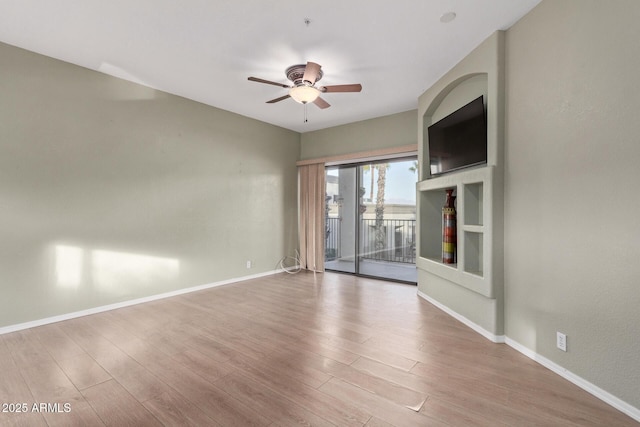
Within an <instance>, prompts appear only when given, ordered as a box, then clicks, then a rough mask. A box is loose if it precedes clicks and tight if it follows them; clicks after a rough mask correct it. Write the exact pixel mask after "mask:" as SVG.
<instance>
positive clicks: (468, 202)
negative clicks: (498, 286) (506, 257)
mask: <svg viewBox="0 0 640 427" xmlns="http://www.w3.org/2000/svg"><path fill="white" fill-rule="evenodd" d="M494 171H495V168H494V167H492V166H484V167H480V168H475V169H468V170H464V171H459V172H457V173H453V174H450V175H444V176H439V177H436V178H431V179H427V180H424V181H420V182H419V183H418V185H417V188H418V195H419V199H418V200H419V202H418V204H419V216H420V232H419V233H420V245H419V260H418V262H417V266H418V268H421V269H423V270H426V271H428V272H430V273H432V274H435V275H437V276H440V277H443V278H445V279H447V280H450V281H452V282H454V283H457V284H459V285H460V286H464V287H467V288H469V289H471V290H473V291H475V292H478V293H480V294H482V295H485V296H487V297H493V295H494V291H495V290H494V288H493V284H492V282H491V274H490V273H491V266H490V263H489V262H488V261H490V257H489V258H487V256H486V255H487V254H488V253H489V248H490V247H491V227H492V223H491V215H490V212H491V209H490V208H491V204H490V203H489V204H487V201H490V200H492V194H491V189H492V188H493V180H494ZM448 189H453V190H454V193H453V194H454V195H455V196H456V211H457V244H456V246H457V263H456V264H445V263H443V262H442V207H443V206H444V204H445V201H446V190H448Z"/></svg>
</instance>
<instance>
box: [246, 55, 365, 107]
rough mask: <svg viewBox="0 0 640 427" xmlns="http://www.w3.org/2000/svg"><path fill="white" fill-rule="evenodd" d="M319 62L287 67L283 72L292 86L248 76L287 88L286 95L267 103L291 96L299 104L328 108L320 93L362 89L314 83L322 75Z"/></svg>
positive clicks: (355, 86)
mask: <svg viewBox="0 0 640 427" xmlns="http://www.w3.org/2000/svg"><path fill="white" fill-rule="evenodd" d="M320 68H321V66H320V64H316V63H315V62H307V64H306V65H305V64H298V65H292V66H291V67H289V68H287V69H286V71H285V74H286V76H287V79H289V80H291V82H292V83H293V85H292V86H290V85H286V84H283V83H278V82H272V81H269V80H264V79H259V78H258V77H249V80H251V81H252V82H258V83H266V84H269V85H274V86H280V87H283V88H285V89H289V93H288V94H287V95H284V96H281V97H279V98H275V99H272V100H270V101H267V104H275V103H276V102H280V101H283V100H285V99H287V98H293V99H294V100H295V101H296V102H299V103H301V104H308V103H309V102H313V103H314V104H316V105H317V106H318V107H320V108H328V107H330V106H331V105H330V104H329V103H328V102H327V101H325V100H324V99H322V98H320V94H321V93H331V92H360V91H361V90H362V85H361V84H350V85H333V86H317V87H316V85H315V84H316V83H317V82H318V81H320V79H321V78H322V76H323V73H322V70H321V69H320Z"/></svg>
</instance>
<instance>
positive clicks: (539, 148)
mask: <svg viewBox="0 0 640 427" xmlns="http://www.w3.org/2000/svg"><path fill="white" fill-rule="evenodd" d="M639 16H640V2H638V1H636V0H627V1H622V0H617V1H613V2H603V1H599V0H590V1H587V0H562V1H557V0H546V1H543V2H542V3H541V4H540V5H539V6H538V7H536V8H535V9H534V10H533V11H532V12H530V13H529V14H528V15H527V16H525V17H524V18H523V19H522V20H521V21H520V22H518V23H517V24H516V25H515V26H514V27H512V28H511V29H510V30H509V31H508V32H507V43H506V52H507V55H506V57H507V62H506V76H507V78H506V92H507V103H506V121H507V127H506V161H505V166H506V174H505V183H506V184H505V288H506V302H505V305H506V319H505V325H506V334H507V336H508V337H509V338H511V339H513V340H515V341H517V342H519V343H520V344H522V345H524V346H526V347H528V348H529V349H532V350H534V351H535V352H537V353H539V354H541V355H542V356H544V357H546V358H548V359H550V360H552V361H553V362H555V363H557V364H559V365H561V366H563V367H565V368H566V369H568V370H570V371H571V372H573V373H575V374H577V375H579V376H581V377H582V378H584V379H586V380H588V381H590V382H592V383H594V384H595V385H596V386H598V387H601V388H603V389H605V390H606V391H608V392H610V393H612V394H613V395H615V396H617V397H619V398H621V399H622V400H624V401H626V402H627V403H629V404H631V405H633V406H635V407H636V408H640V388H639V385H640V263H638V260H639V259H640V220H639V219H638V218H639V213H640V195H639V193H638V191H639V189H638V186H639V184H640V166H639V162H640V143H639V141H640V139H639V135H640V120H638V112H640V85H638V70H640V43H639V42H638V41H639V40H640V26H639V25H638V22H637V21H638V17H639ZM556 331H561V332H563V333H565V334H567V337H568V338H567V342H568V344H567V345H568V351H567V352H566V353H564V352H562V351H560V350H557V349H556V347H555V342H556Z"/></svg>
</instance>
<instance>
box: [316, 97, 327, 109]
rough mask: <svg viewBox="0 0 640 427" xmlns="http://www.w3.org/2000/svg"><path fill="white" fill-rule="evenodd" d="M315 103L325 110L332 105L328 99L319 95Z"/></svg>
mask: <svg viewBox="0 0 640 427" xmlns="http://www.w3.org/2000/svg"><path fill="white" fill-rule="evenodd" d="M313 103H314V104H316V105H317V106H318V107H320V108H322V109H323V110H324V109H325V108H329V107H331V104H329V103H328V102H327V101H325V100H324V99H322V98H320V97H317V98H316V100H315V101H313Z"/></svg>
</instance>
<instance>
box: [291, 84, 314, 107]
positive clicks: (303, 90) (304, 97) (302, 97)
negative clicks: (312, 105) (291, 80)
mask: <svg viewBox="0 0 640 427" xmlns="http://www.w3.org/2000/svg"><path fill="white" fill-rule="evenodd" d="M289 96H291V98H293V99H294V100H295V101H296V102H299V103H300V104H307V103H309V102H313V101H315V100H316V98H318V96H320V91H319V90H318V89H316V88H315V87H313V86H306V85H301V86H295V87H292V88H291V89H289Z"/></svg>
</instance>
